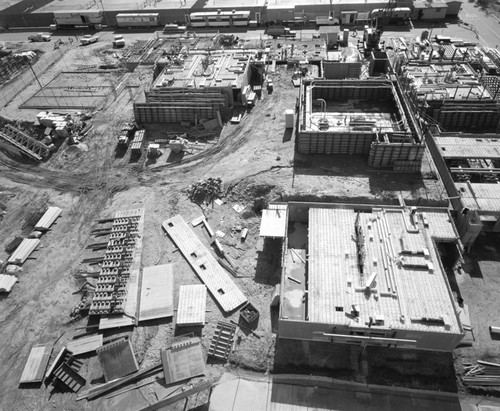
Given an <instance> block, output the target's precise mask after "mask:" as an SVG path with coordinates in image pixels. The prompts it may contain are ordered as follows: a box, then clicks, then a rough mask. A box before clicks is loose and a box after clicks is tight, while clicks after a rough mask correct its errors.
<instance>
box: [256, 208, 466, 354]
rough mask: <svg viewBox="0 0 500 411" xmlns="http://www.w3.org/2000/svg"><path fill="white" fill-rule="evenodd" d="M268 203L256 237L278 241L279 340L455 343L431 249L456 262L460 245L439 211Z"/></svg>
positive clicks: (453, 315) (458, 335) (446, 293)
mask: <svg viewBox="0 0 500 411" xmlns="http://www.w3.org/2000/svg"><path fill="white" fill-rule="evenodd" d="M277 206H278V205H274V204H273V205H272V207H270V208H269V210H264V211H265V218H263V219H262V225H261V236H263V237H274V238H282V239H283V256H282V278H281V286H280V307H279V320H278V335H279V337H280V338H290V339H296V340H311V341H324V342H332V343H349V344H358V345H381V346H386V347H387V346H388V347H394V348H411V349H423V350H435V351H451V350H453V349H454V348H455V347H456V345H457V344H458V343H459V342H460V341H461V339H462V338H463V329H462V326H461V323H460V320H459V317H458V314H457V309H456V305H455V303H454V301H453V293H452V291H451V288H450V285H449V283H448V279H447V275H446V269H449V268H450V267H447V268H445V267H444V266H443V264H442V261H441V258H440V249H442V248H444V249H446V250H447V251H446V254H447V255H448V256H450V255H452V256H454V257H455V259H456V260H460V258H461V251H462V246H461V243H460V241H459V240H458V233H457V231H456V229H455V226H454V224H453V222H452V219H451V216H450V214H449V213H448V211H447V210H446V209H438V208H424V207H423V208H418V209H416V208H406V207H392V206H389V207H386V206H384V207H379V206H377V207H375V206H369V205H346V204H342V205H340V204H319V203H298V202H290V203H288V204H287V205H285V206H284V205H283V204H279V207H281V208H279V207H277ZM283 207H285V209H283ZM263 216H264V214H263ZM283 219H284V220H285V221H286V224H285V225H283V221H282V220H283ZM297 225H302V226H305V229H304V228H302V229H299V228H298V226H297ZM288 227H293V228H292V229H290V230H288ZM300 233H307V234H302V236H306V235H307V238H306V239H302V238H300V239H297V236H300V235H301V234H300ZM301 243H302V244H304V245H305V246H304V247H303V248H302V249H300V248H297V244H301ZM292 244H294V245H293V246H292ZM450 260H451V259H450ZM448 263H449V262H448Z"/></svg>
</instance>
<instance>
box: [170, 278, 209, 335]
mask: <svg viewBox="0 0 500 411" xmlns="http://www.w3.org/2000/svg"><path fill="white" fill-rule="evenodd" d="M206 306H207V288H206V287H205V286H204V285H203V284H195V285H181V286H180V288H179V305H178V307H177V321H176V324H177V325H179V326H186V325H205V312H206Z"/></svg>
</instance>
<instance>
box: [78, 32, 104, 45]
mask: <svg viewBox="0 0 500 411" xmlns="http://www.w3.org/2000/svg"><path fill="white" fill-rule="evenodd" d="M97 40H99V36H98V35H97V34H85V36H83V37H82V38H81V39H80V45H81V46H87V45H89V44H92V43H95V42H97Z"/></svg>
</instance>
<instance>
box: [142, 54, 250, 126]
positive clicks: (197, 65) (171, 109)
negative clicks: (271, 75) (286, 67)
mask: <svg viewBox="0 0 500 411" xmlns="http://www.w3.org/2000/svg"><path fill="white" fill-rule="evenodd" d="M249 81H250V56H249V54H248V53H245V52H241V51H234V52H228V51H225V52H212V53H210V52H206V53H200V54H189V55H186V56H185V58H183V59H177V60H175V61H173V62H172V63H171V64H169V65H167V66H166V67H165V68H164V69H163V71H162V72H161V73H160V74H159V75H158V76H157V77H156V79H155V80H154V82H153V84H152V86H151V87H150V88H149V89H148V90H147V91H145V93H144V101H136V102H135V103H134V114H135V120H136V121H138V122H140V123H151V122H154V123H178V122H190V123H194V124H197V123H199V122H200V121H203V120H212V119H218V120H219V122H220V125H221V126H222V122H223V120H225V119H227V118H228V116H229V114H230V107H231V106H232V105H233V104H234V103H235V101H241V100H242V91H243V90H244V89H245V88H246V86H247V85H248V83H249ZM243 98H244V97H243Z"/></svg>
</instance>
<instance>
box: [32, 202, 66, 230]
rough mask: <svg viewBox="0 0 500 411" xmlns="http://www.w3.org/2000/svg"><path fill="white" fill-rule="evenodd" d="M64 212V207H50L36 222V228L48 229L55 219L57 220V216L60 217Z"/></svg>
mask: <svg viewBox="0 0 500 411" xmlns="http://www.w3.org/2000/svg"><path fill="white" fill-rule="evenodd" d="M61 213H62V209H60V208H59V207H49V209H48V210H47V211H46V212H45V214H44V215H43V216H42V218H41V219H40V221H38V223H36V224H35V230H38V231H47V230H48V229H49V228H50V226H51V225H52V224H54V221H56V219H57V217H59V216H60V215H61Z"/></svg>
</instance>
